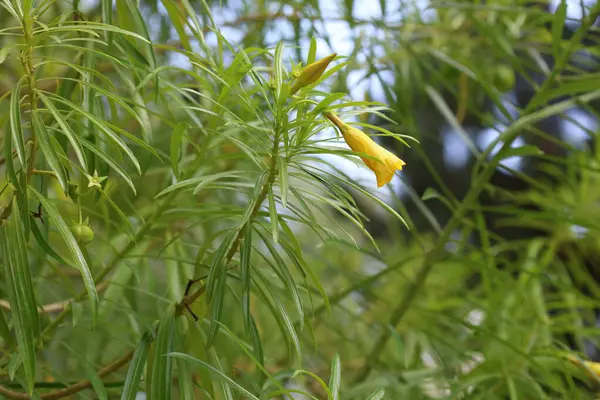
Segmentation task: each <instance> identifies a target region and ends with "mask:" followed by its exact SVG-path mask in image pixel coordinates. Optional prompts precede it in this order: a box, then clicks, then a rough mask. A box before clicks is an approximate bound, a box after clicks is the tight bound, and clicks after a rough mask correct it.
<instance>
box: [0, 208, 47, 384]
mask: <svg viewBox="0 0 600 400" xmlns="http://www.w3.org/2000/svg"><path fill="white" fill-rule="evenodd" d="M18 208H19V205H18V203H17V202H15V203H14V204H13V215H12V218H11V219H10V220H9V221H7V222H6V225H5V229H4V232H2V233H1V236H2V237H1V239H0V240H1V241H2V254H3V259H4V265H5V279H6V282H7V283H8V287H9V298H10V303H11V310H12V316H13V323H14V328H15V334H16V339H17V343H18V349H19V354H20V357H21V361H22V363H23V368H24V371H25V382H26V387H27V391H28V393H29V394H31V393H32V392H33V385H34V381H35V361H36V360H35V336H36V335H38V334H39V329H40V328H39V327H40V325H39V316H38V312H37V303H36V301H35V296H34V293H33V283H32V279H31V273H30V270H29V262H28V261H27V244H26V243H25V236H24V233H25V232H24V228H23V224H22V222H21V221H20V219H19V217H18V216H19V213H18Z"/></svg>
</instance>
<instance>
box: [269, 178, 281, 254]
mask: <svg viewBox="0 0 600 400" xmlns="http://www.w3.org/2000/svg"><path fill="white" fill-rule="evenodd" d="M269 214H270V219H271V233H272V234H273V241H274V242H275V243H277V242H278V241H279V223H278V222H277V221H278V219H279V218H278V216H277V204H276V202H275V195H274V194H273V188H271V187H269Z"/></svg>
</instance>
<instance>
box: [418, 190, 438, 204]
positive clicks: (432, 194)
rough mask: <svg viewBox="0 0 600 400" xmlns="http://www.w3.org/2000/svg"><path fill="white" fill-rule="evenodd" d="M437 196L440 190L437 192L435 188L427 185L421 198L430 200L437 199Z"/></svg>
mask: <svg viewBox="0 0 600 400" xmlns="http://www.w3.org/2000/svg"><path fill="white" fill-rule="evenodd" d="M438 197H441V194H440V192H438V191H437V190H436V189H434V188H432V187H428V188H427V189H425V192H424V193H423V196H421V200H423V201H427V200H431V199H437V198H438Z"/></svg>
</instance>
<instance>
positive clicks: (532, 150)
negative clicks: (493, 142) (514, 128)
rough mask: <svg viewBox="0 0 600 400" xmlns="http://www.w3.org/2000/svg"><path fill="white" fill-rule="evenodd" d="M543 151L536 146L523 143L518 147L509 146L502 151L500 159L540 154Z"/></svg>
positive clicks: (542, 153)
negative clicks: (523, 144)
mask: <svg viewBox="0 0 600 400" xmlns="http://www.w3.org/2000/svg"><path fill="white" fill-rule="evenodd" d="M541 155H544V152H543V151H542V150H541V149H540V148H539V147H537V146H533V145H530V144H528V145H525V146H520V147H511V148H509V149H507V150H506V151H504V152H502V157H501V158H500V159H501V160H504V159H506V158H509V157H527V156H541Z"/></svg>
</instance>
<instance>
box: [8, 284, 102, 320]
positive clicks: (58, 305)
mask: <svg viewBox="0 0 600 400" xmlns="http://www.w3.org/2000/svg"><path fill="white" fill-rule="evenodd" d="M107 287H108V284H107V283H106V282H103V283H101V284H99V285H98V286H96V292H98V293H102V292H103V291H104V290H106V288H107ZM74 301H76V298H75V297H72V298H70V299H68V300H63V301H57V302H55V303H49V304H44V305H42V306H38V312H40V313H42V314H43V313H53V312H60V311H64V310H66V309H67V308H68V307H69V304H71V303H72V302H74ZM0 308H3V309H5V310H6V311H10V310H11V307H10V303H9V302H8V301H6V300H4V299H0Z"/></svg>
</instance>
